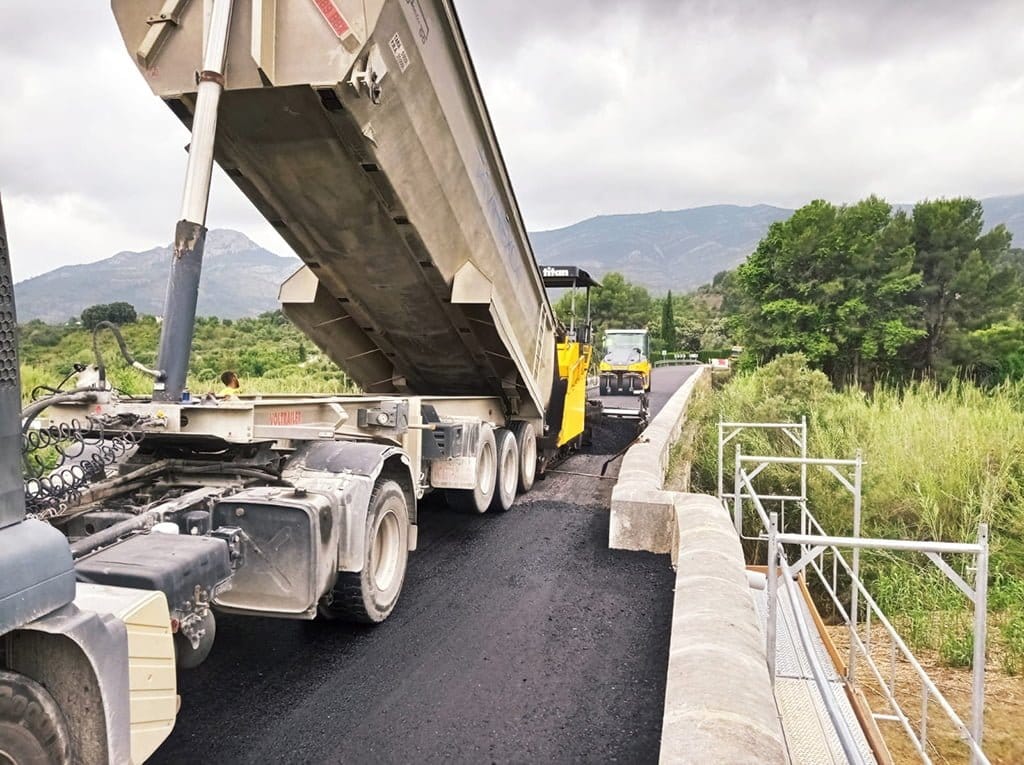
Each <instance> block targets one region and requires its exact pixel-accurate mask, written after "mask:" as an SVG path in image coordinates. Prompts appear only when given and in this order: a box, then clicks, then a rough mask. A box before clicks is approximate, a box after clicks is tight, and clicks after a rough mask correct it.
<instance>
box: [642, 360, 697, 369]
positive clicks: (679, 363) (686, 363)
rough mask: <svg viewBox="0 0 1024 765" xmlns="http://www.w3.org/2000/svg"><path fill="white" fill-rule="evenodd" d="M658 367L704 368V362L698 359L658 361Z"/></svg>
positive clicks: (656, 364) (656, 362)
mask: <svg viewBox="0 0 1024 765" xmlns="http://www.w3.org/2000/svg"><path fill="white" fill-rule="evenodd" d="M654 366H656V367H702V366H704V362H703V361H697V359H658V360H656V361H655V362H654Z"/></svg>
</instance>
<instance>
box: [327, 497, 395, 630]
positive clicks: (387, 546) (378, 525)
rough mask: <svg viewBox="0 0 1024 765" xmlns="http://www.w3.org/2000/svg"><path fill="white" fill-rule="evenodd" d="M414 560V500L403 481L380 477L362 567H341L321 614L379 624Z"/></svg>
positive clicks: (370, 511) (368, 520) (368, 517)
mask: <svg viewBox="0 0 1024 765" xmlns="http://www.w3.org/2000/svg"><path fill="white" fill-rule="evenodd" d="M408 561H409V504H408V502H407V501H406V499H405V493H404V492H403V491H402V487H401V486H399V485H398V484H397V483H396V482H395V481H392V480H390V479H388V480H384V481H380V482H378V483H377V485H376V486H375V487H374V489H373V494H371V495H370V506H369V508H368V509H367V511H366V560H365V561H364V563H363V570H362V571H341V572H339V573H338V578H337V580H335V583H334V588H333V589H332V590H331V592H330V594H329V595H328V596H327V598H326V600H325V602H321V603H320V608H319V611H320V614H321V616H324V617H325V618H328V619H345V620H347V621H353V622H361V623H363V624H378V623H380V622H382V621H384V620H385V619H387V618H388V616H390V615H391V612H392V611H393V610H394V609H395V604H396V603H397V602H398V596H399V594H401V592H402V583H403V582H404V581H405V569H406V565H407V563H408Z"/></svg>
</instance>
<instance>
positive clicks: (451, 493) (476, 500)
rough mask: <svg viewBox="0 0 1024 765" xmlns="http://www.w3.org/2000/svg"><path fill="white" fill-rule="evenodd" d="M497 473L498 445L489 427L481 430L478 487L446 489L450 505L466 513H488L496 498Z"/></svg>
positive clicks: (477, 471) (477, 452)
mask: <svg viewBox="0 0 1024 765" xmlns="http://www.w3.org/2000/svg"><path fill="white" fill-rule="evenodd" d="M497 473H498V457H497V445H496V444H495V441H494V429H493V428H491V427H490V426H489V425H488V426H485V427H481V428H480V443H478V444H477V447H476V486H474V487H473V488H472V489H446V490H445V498H446V499H447V500H448V504H449V505H451V506H452V507H454V508H455V509H456V510H461V511H463V512H465V513H486V512H487V510H488V508H490V506H491V500H492V499H493V497H494V490H495V486H496V480H495V479H496V478H497Z"/></svg>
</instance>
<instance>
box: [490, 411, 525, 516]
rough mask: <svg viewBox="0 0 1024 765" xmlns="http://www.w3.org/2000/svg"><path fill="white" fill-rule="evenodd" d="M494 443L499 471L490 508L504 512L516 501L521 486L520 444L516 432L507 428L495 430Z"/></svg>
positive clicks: (492, 510) (494, 511) (493, 510)
mask: <svg viewBox="0 0 1024 765" xmlns="http://www.w3.org/2000/svg"><path fill="white" fill-rule="evenodd" d="M494 443H495V452H496V453H497V455H498V460H497V467H498V472H497V475H496V476H495V480H494V497H493V498H492V499H491V507H490V509H491V512H493V513H504V512H505V511H506V510H508V509H509V508H510V507H512V503H513V502H515V501H516V490H517V489H518V488H519V444H518V443H517V442H516V437H515V434H514V433H513V432H512V431H511V430H508V429H507V428H499V429H498V430H496V431H494Z"/></svg>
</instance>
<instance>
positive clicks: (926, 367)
mask: <svg viewBox="0 0 1024 765" xmlns="http://www.w3.org/2000/svg"><path fill="white" fill-rule="evenodd" d="M983 212H984V211H983V210H982V206H981V203H980V202H978V201H977V200H974V199H964V198H960V199H937V200H934V201H927V202H921V203H919V204H917V205H915V206H914V217H913V245H914V249H915V257H914V268H915V269H916V270H917V271H918V272H919V273H920V274H921V282H920V284H919V286H918V287H917V289H916V290H915V292H914V295H913V299H914V301H915V302H916V303H917V305H918V306H919V307H920V310H921V317H922V327H923V330H924V336H923V337H922V338H921V339H920V340H919V342H918V343H917V344H916V345H915V349H914V350H915V352H914V362H915V366H916V367H917V368H918V369H919V370H922V371H924V372H934V371H939V372H940V373H943V374H948V373H949V371H950V370H951V368H952V367H954V366H957V365H960V364H963V363H964V362H968V363H969V360H970V357H971V356H972V354H971V353H970V352H969V349H968V348H967V347H966V346H965V344H964V342H963V341H962V339H961V340H958V341H957V342H955V343H951V339H952V338H953V337H954V336H956V335H959V334H963V333H969V332H972V331H975V330H979V329H983V328H985V327H989V326H991V325H992V324H993V323H994V322H997V321H1000V320H1002V319H1005V318H1007V317H1008V316H1009V314H1010V313H1011V311H1012V308H1013V306H1014V304H1015V303H1016V301H1017V300H1018V299H1019V295H1020V290H1019V286H1018V284H1019V282H1018V278H1017V275H1018V273H1019V269H1018V268H1017V262H1016V259H1015V257H1014V256H1013V254H1012V253H1011V252H1010V240H1011V235H1010V233H1009V232H1008V231H1007V230H1006V227H1005V226H1002V225H1000V226H996V227H995V228H993V229H992V230H991V231H989V232H988V233H987V234H982V233H981V230H982V226H983V217H982V216H983Z"/></svg>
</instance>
